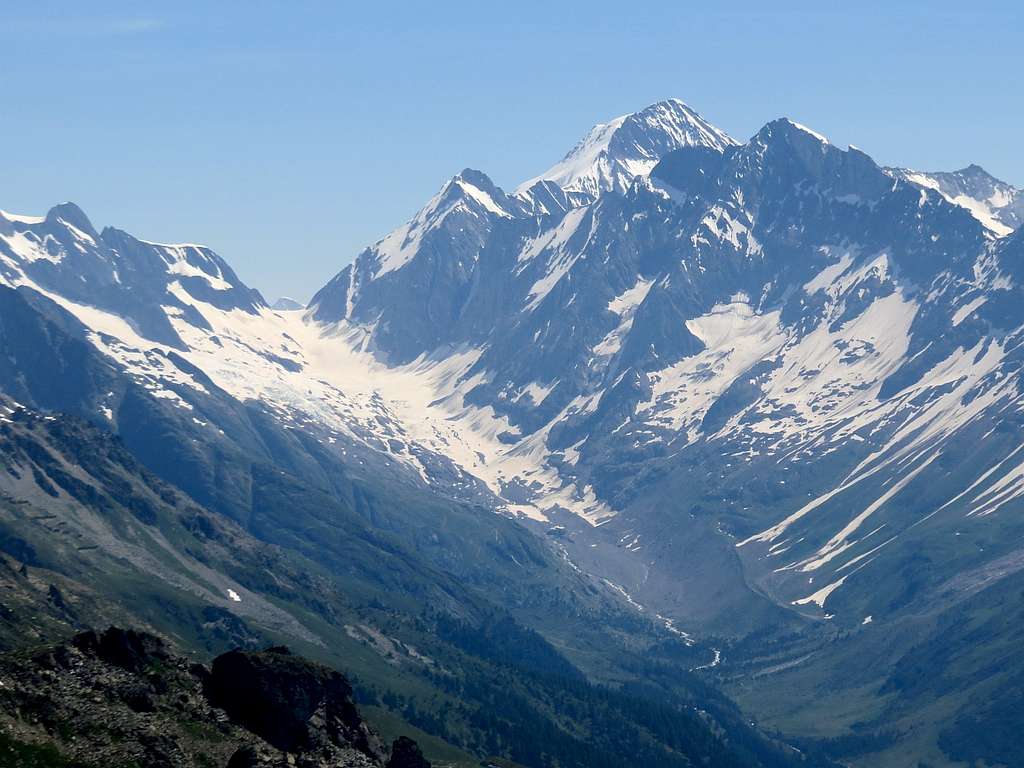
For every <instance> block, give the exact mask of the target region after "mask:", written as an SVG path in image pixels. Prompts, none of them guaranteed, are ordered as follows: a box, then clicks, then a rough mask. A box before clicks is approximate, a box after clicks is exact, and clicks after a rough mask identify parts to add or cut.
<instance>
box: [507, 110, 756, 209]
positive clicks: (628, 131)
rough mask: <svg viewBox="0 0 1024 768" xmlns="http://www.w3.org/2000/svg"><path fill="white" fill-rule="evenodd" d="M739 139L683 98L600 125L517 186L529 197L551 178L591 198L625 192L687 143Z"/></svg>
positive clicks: (719, 145) (716, 144)
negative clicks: (635, 181)
mask: <svg viewBox="0 0 1024 768" xmlns="http://www.w3.org/2000/svg"><path fill="white" fill-rule="evenodd" d="M735 143H736V142H735V141H734V140H733V139H732V138H730V137H729V136H728V135H727V134H726V133H725V132H724V131H722V130H720V129H719V128H716V127H715V126H714V125H712V124H711V123H709V122H708V121H707V120H705V119H704V118H703V117H701V116H700V115H699V114H698V113H697V112H695V111H694V110H693V109H691V108H690V107H689V106H687V105H686V104H685V103H684V102H682V101H680V100H679V99H668V100H666V101H660V102H658V103H657V104H652V105H651V106H649V107H647V108H646V109H642V110H640V111H639V112H634V113H633V114H629V115H622V116H621V117H617V118H615V119H614V120H611V121H610V122H607V123H600V124H598V125H595V126H594V127H593V128H592V129H591V130H590V132H589V133H588V134H587V135H586V137H585V138H584V139H583V140H582V141H580V142H579V143H578V144H577V145H576V146H575V147H573V149H572V150H571V151H570V152H569V153H568V154H567V155H566V156H565V157H564V158H563V159H562V160H561V161H560V162H559V163H557V164H556V165H554V166H552V167H551V168H549V169H548V170H546V171H545V172H544V173H542V174H540V175H539V176H536V177H534V178H532V179H529V180H527V181H525V182H523V183H522V184H520V185H519V187H518V188H517V189H516V194H517V195H520V196H526V197H528V193H529V191H530V188H531V187H533V186H534V185H535V184H537V183H538V182H541V181H552V182H554V183H555V184H557V185H558V186H559V187H561V188H562V189H563V190H565V191H566V192H574V193H583V194H585V195H586V196H588V197H590V198H595V197H597V196H598V195H599V194H600V193H601V192H603V191H606V190H614V191H617V192H625V191H626V190H627V189H628V188H629V186H630V184H631V183H632V181H633V179H634V178H635V177H637V176H643V175H647V174H648V173H650V172H651V170H652V169H653V168H654V166H655V165H657V163H658V161H659V160H660V159H661V158H662V157H664V156H665V155H666V154H668V153H669V152H671V151H673V150H676V149H680V148H681V147H688V146H703V147H709V148H712V149H716V150H719V151H722V150H724V149H725V148H726V147H728V146H732V145H734V144H735Z"/></svg>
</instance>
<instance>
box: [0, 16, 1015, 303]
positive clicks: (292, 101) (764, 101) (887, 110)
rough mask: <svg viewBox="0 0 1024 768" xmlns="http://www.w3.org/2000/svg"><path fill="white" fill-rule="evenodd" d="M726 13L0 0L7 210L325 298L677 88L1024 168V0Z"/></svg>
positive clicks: (738, 124) (837, 132)
mask: <svg viewBox="0 0 1024 768" xmlns="http://www.w3.org/2000/svg"><path fill="white" fill-rule="evenodd" d="M721 5H723V4H720V3H707V2H705V3H700V4H696V3H686V2H649V3H642V4H641V3H626V2H622V1H621V0H619V2H615V3H605V2H586V3H583V2H552V0H548V1H547V2H531V1H530V0H520V1H519V2H516V3H480V2H474V3H464V2H442V3H420V2H409V3H395V2H387V1H386V0H377V1H376V2H374V3H348V2H303V3H286V2H259V1H258V0H251V1H250V2H245V3H230V2H217V3H204V2H189V1H188V0H178V1H177V2H174V3H166V2H165V3H145V2H124V3H116V2H102V1H101V0H94V1H93V2H89V3H79V2H65V3H50V2H45V0H43V1H39V0H36V1H34V2H15V1H13V0H0V98H2V102H0V103H2V104H3V114H2V118H0V147H2V151H3V166H2V167H3V171H2V174H0V208H3V209H6V210H10V211H15V212H20V213H38V212H43V211H45V209H47V208H48V207H50V206H51V205H52V204H54V203H56V202H60V201H63V200H74V201H75V202H77V203H79V205H81V206H82V207H83V208H84V209H85V210H86V212H87V213H88V214H89V215H90V217H91V218H92V219H93V222H94V223H95V224H96V225H97V226H102V225H106V224H111V225H114V226H118V227H120V228H122V229H126V230H128V231H130V232H132V233H134V234H137V235H139V236H140V237H145V238H147V239H151V240H160V241H172V242H180V241H188V242H203V243H207V244H209V245H211V246H213V247H214V248H215V249H216V250H217V251H219V252H220V253H221V254H222V255H223V256H224V257H225V258H227V259H228V260H229V261H230V262H231V263H232V264H233V265H234V266H235V268H236V270H237V271H238V272H239V274H240V276H241V277H242V278H243V279H244V280H246V281H247V282H248V283H249V284H251V285H253V286H255V287H257V288H259V289H260V290H262V291H263V292H264V293H265V294H266V295H267V296H268V298H271V299H273V298H274V297H276V296H278V295H281V294H287V295H294V296H297V297H299V298H301V299H308V298H309V296H310V295H311V294H312V293H313V292H314V291H315V290H316V289H317V288H318V287H319V286H320V285H321V284H322V283H324V282H325V281H326V280H327V279H328V278H329V277H330V276H331V275H332V274H334V273H335V272H336V271H337V270H338V269H339V268H340V267H342V266H343V265H344V264H346V263H347V262H348V261H350V260H351V259H352V258H353V257H354V256H355V254H356V253H357V252H358V251H359V250H361V248H362V247H363V246H364V245H366V244H367V243H369V242H372V241H374V240H376V239H377V238H378V237H380V236H381V235H383V234H385V233H386V232H388V231H389V230H391V229H393V228H394V227H395V226H396V225H398V224H400V223H402V222H403V221H405V220H406V219H407V218H409V216H410V215H412V214H413V213H414V212H415V211H416V210H417V209H418V208H419V207H420V205H422V204H423V203H424V202H425V201H426V200H427V199H428V198H429V197H430V196H431V195H432V194H433V193H434V192H435V191H436V190H437V189H438V188H439V187H440V185H441V184H443V183H444V181H445V180H446V179H447V178H448V177H450V176H451V175H453V174H454V173H456V172H458V171H459V170H461V169H462V168H464V167H467V166H468V167H473V168H478V169H480V170H483V171H485V172H486V173H488V174H489V175H490V176H491V177H492V178H493V179H494V180H495V181H496V182H497V183H498V184H499V185H501V186H504V187H506V188H511V187H513V186H515V184H516V183H518V182H519V181H521V180H522V179H525V178H528V177H530V176H533V175H534V174H536V173H539V172H540V171H542V170H543V169H544V168H546V167H547V166H549V165H551V164H553V163H554V162H555V161H557V160H558V159H560V158H561V156H562V155H563V154H564V153H565V152H566V151H567V150H569V149H570V148H571V147H572V145H573V144H574V143H575V142H576V141H577V140H578V139H579V138H580V137H582V136H583V135H584V134H585V133H586V131H587V129H588V128H589V127H590V126H591V125H592V124H593V123H595V122H600V121H603V120H607V119H609V118H611V117H614V116H616V115H618V114H622V113H625V112H630V111H635V110H636V109H639V108H642V107H643V106H645V105H647V104H649V103H652V102H654V101H658V100H660V99H662V98H667V97H671V96H675V97H678V98H681V99H683V100H684V101H686V102H688V103H689V104H690V105H691V106H693V107H694V108H695V109H697V110H698V111H699V112H701V113H702V114H703V115H704V116H705V117H706V118H708V119H709V120H711V121H712V122H713V123H715V124H716V125H718V126H720V127H721V128H723V129H724V130H726V131H728V132H729V133H731V134H732V135H733V136H735V137H736V138H740V139H746V138H748V137H749V136H750V135H751V134H753V133H754V132H755V131H756V130H757V129H758V128H759V127H760V126H761V125H762V124H764V123H765V122H767V121H768V120H770V119H773V118H775V117H779V116H782V115H785V116H789V117H792V118H793V119H795V120H798V121H799V122H802V123H805V124H807V125H809V126H811V127H813V128H815V129H816V130H818V131H820V132H822V133H825V134H826V135H827V136H829V138H830V139H831V140H832V141H833V142H835V143H837V144H840V145H843V146H845V145H846V144H847V143H851V142H852V143H854V144H856V145H857V146H859V147H861V148H862V149H864V150H865V151H867V152H868V153H869V154H871V155H872V156H873V157H874V158H875V159H876V160H877V161H878V162H880V163H885V164H898V165H906V166H910V167H916V168H921V169H930V170H945V169H954V168H959V167H962V166H964V165H967V164H968V163H971V162H977V163H979V164H981V165H982V166H984V167H985V168H986V169H988V170H989V171H990V172H992V173H994V174H995V175H997V176H1000V177H1001V178H1003V179H1005V180H1007V181H1010V182H1012V183H1015V184H1018V185H1024V153H1022V152H1021V150H1020V142H1021V140H1022V138H1024V99H1022V98H1021V94H1022V91H1024V89H1022V87H1021V84H1020V77H1021V73H1022V72H1024V47H1022V46H1021V44H1020V41H1021V33H1022V31H1024V24H1022V21H1024V13H1022V11H1021V9H1020V6H1019V4H1017V3H1013V2H971V3H965V2H957V3H950V2H928V3H925V2H921V3H915V2H906V3H891V2H887V3H882V2H860V3H828V2H816V3H803V2H782V3H773V4H768V3H763V2H758V3H748V2H734V3H731V4H729V5H728V7H718V6H721ZM897 5H898V6H899V7H898V8H896V7H894V6H897ZM635 6H640V7H635Z"/></svg>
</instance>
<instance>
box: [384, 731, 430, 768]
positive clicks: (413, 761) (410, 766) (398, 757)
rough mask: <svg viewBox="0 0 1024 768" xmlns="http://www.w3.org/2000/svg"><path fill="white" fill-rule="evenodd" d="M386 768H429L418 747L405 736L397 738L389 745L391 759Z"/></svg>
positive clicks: (428, 763)
mask: <svg viewBox="0 0 1024 768" xmlns="http://www.w3.org/2000/svg"><path fill="white" fill-rule="evenodd" d="M387 768H430V761H429V760H427V759H426V758H425V757H424V756H423V752H421V751H420V747H419V745H418V744H417V743H416V742H415V741H413V740H412V739H410V738H409V737H407V736H399V737H398V738H397V739H395V743H394V744H392V745H391V759H390V760H388V764H387Z"/></svg>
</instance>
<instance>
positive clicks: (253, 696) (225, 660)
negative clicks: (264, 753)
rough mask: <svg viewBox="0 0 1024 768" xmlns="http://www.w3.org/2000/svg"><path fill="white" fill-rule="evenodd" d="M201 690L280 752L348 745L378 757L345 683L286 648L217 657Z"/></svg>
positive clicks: (374, 742) (376, 746) (378, 750)
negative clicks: (205, 690) (205, 685)
mask: <svg viewBox="0 0 1024 768" xmlns="http://www.w3.org/2000/svg"><path fill="white" fill-rule="evenodd" d="M207 691H208V693H209V695H210V699H211V701H213V702H214V703H215V704H216V705H217V706H219V707H220V708H222V709H223V710H224V711H225V712H227V713H228V715H229V716H230V717H231V719H232V720H234V721H235V722H237V723H238V724H240V725H242V726H243V727H245V728H246V729H248V730H250V731H252V732H253V733H255V734H257V735H258V736H260V737H262V738H263V739H265V740H266V741H267V742H268V743H270V744H271V745H273V746H275V747H277V748H278V749H280V750H281V751H283V752H308V751H312V750H328V751H329V750H330V749H331V748H332V747H343V746H347V745H351V746H353V747H355V748H356V749H358V750H359V751H361V752H363V753H365V754H366V755H368V756H370V757H373V758H374V759H380V758H382V757H383V754H384V752H383V749H382V747H381V744H380V740H379V739H378V738H377V736H376V735H375V734H373V733H372V732H371V731H370V729H369V728H368V727H367V725H366V724H365V723H364V722H363V720H362V718H361V717H360V716H359V712H358V711H356V707H355V704H354V703H353V701H352V687H351V686H350V685H349V684H348V681H347V680H345V678H344V677H342V676H341V675H340V674H338V673H337V672H335V671H334V670H332V669H329V668H327V667H324V666H322V665H319V664H314V663H313V662H310V661H307V660H305V659H303V658H300V657H298V656H294V655H292V654H291V652H290V651H288V649H287V648H283V647H277V648H270V649H268V650H266V651H263V652H260V653H251V652H245V651H230V652H229V653H225V654H223V655H222V656H218V657H217V658H216V659H214V662H213V669H212V674H211V675H210V679H209V681H208V683H207Z"/></svg>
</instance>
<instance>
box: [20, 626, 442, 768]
mask: <svg viewBox="0 0 1024 768" xmlns="http://www.w3.org/2000/svg"><path fill="white" fill-rule="evenodd" d="M0 753H2V754H0V758H2V757H3V754H7V753H9V754H11V755H16V756H18V757H17V758H16V759H24V760H30V761H31V760H36V762H30V763H29V764H32V765H35V764H41V765H43V764H45V765H49V764H51V763H52V764H54V765H67V764H74V765H90V766H91V765H130V764H135V765H145V766H153V767H154V768H161V767H162V766H166V768H172V767H173V768H192V767H196V768H198V766H217V765H220V766H228V767H229V768H277V767H278V766H282V767H283V766H298V768H327V766H330V767H331V768H382V766H389V767H390V768H421V767H422V766H427V767H429V765H430V764H429V763H428V762H427V761H426V760H425V759H424V758H423V755H422V753H421V752H420V750H419V747H418V746H417V745H416V743H415V742H414V741H412V740H410V739H407V738H404V737H403V738H401V739H399V740H398V741H396V742H395V748H394V754H393V755H392V756H391V758H390V760H389V759H388V755H387V753H386V750H385V749H384V747H383V745H382V743H381V740H380V738H379V736H377V734H376V733H375V732H374V731H373V730H372V728H370V726H369V725H368V724H367V723H366V722H365V721H364V720H363V719H362V717H361V716H360V714H359V712H358V710H357V709H356V706H355V704H354V702H353V700H352V688H351V686H350V685H349V683H348V681H347V680H346V679H345V678H344V677H343V676H342V675H341V674H339V673H338V672H336V671H334V670H332V669H330V668H328V667H325V666H323V665H321V664H316V663H314V662H311V661H308V660H306V659H303V658H301V657H299V656H295V655H293V654H292V653H290V652H289V651H288V649H286V648H282V647H277V648H270V649H268V650H266V651H262V652H242V651H230V652H228V653H225V654H223V655H221V656H219V657H217V658H216V659H215V660H214V662H213V665H212V668H207V667H205V666H203V665H200V664H196V663H192V662H189V661H188V660H187V659H184V658H182V657H180V656H177V655H175V654H174V653H172V651H171V650H170V649H169V648H168V647H167V646H166V645H165V644H164V642H163V641H162V640H160V639H159V638H157V637H155V636H153V635H150V634H147V633H143V632H135V631H133V630H124V629H118V628H110V629H107V630H105V631H103V632H100V633H97V632H92V631H89V632H83V633H81V634H79V635H77V636H75V637H74V638H73V639H72V640H71V641H69V642H67V643H64V644H60V645H57V646H53V647H49V648H43V649H39V650H35V651H16V652H11V653H7V654H4V655H2V656H0ZM44 757H45V758H46V759H47V760H49V761H50V762H39V760H41V759H43V758H44ZM0 762H2V760H0Z"/></svg>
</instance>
